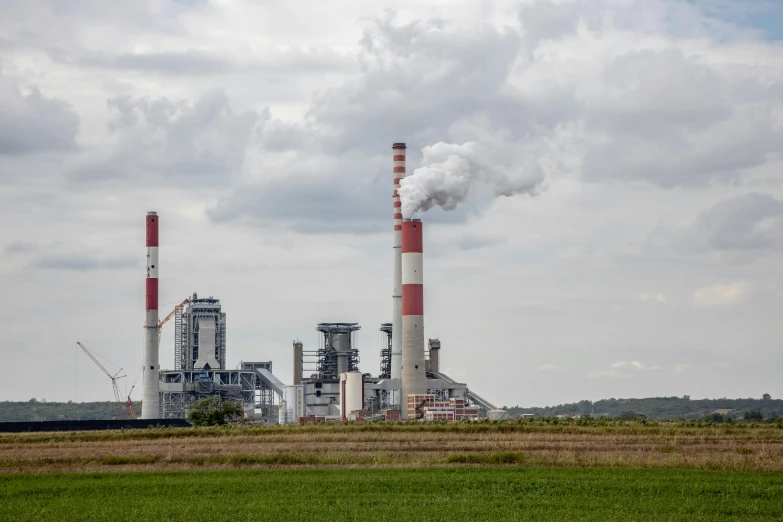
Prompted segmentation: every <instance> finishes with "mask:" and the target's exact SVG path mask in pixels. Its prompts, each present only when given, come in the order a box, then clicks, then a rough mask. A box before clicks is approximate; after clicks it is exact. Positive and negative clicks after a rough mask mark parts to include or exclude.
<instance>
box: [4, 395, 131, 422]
mask: <svg viewBox="0 0 783 522" xmlns="http://www.w3.org/2000/svg"><path fill="white" fill-rule="evenodd" d="M133 407H134V408H135V409H136V413H139V414H140V413H141V402H134V403H133ZM126 411H127V410H125V409H124V408H123V413H126ZM119 418H120V416H119V414H118V413H117V405H116V404H115V403H113V402H108V401H107V402H71V401H68V402H43V401H38V400H36V399H30V400H29V401H25V402H10V401H4V402H0V422H11V421H20V422H34V421H51V420H99V419H100V420H103V419H119ZM126 418H127V417H126Z"/></svg>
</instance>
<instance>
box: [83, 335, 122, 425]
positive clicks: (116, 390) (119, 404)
mask: <svg viewBox="0 0 783 522" xmlns="http://www.w3.org/2000/svg"><path fill="white" fill-rule="evenodd" d="M76 344H78V345H79V348H81V349H82V351H83V352H84V353H86V354H87V357H89V358H90V359H92V362H94V363H95V364H96V365H97V366H98V368H100V369H101V371H103V373H105V374H106V376H107V377H109V379H111V387H112V391H113V392H114V403H115V405H116V406H117V414H118V415H119V416H120V418H122V417H123V416H124V413H123V404H122V402H123V401H122V395H121V394H120V389H119V388H118V387H117V379H122V378H123V377H125V375H124V374H123V375H120V373H122V368H120V369H119V371H117V373H115V374H114V375H112V374H111V372H109V370H107V369H106V367H105V366H103V365H102V364H101V362H100V361H99V360H98V359H97V358H96V357H95V355H94V354H93V353H92V350H90V349H89V348H87V347H86V346H84V345H83V344H82V343H80V342H79V341H76ZM129 412H130V413H131V417H133V418H135V412H134V411H133V404H131V407H130V408H129Z"/></svg>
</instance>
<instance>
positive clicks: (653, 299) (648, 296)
mask: <svg viewBox="0 0 783 522" xmlns="http://www.w3.org/2000/svg"><path fill="white" fill-rule="evenodd" d="M634 297H635V298H636V299H637V300H638V301H641V302H643V303H661V304H663V303H665V302H666V296H665V295H664V294H663V293H662V292H658V293H651V292H643V293H640V294H636V295H635V296H634Z"/></svg>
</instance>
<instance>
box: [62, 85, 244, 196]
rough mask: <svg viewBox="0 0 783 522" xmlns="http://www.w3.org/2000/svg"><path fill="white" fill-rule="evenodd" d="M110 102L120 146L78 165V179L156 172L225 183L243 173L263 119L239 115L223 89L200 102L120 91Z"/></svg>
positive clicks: (158, 176)
mask: <svg viewBox="0 0 783 522" xmlns="http://www.w3.org/2000/svg"><path fill="white" fill-rule="evenodd" d="M108 107H109V110H110V111H111V115H112V117H111V119H110V120H109V123H108V130H109V132H110V133H111V134H112V135H113V136H115V137H116V140H117V141H116V145H115V148H114V150H113V152H112V153H111V155H110V156H109V157H108V158H106V159H100V160H97V161H94V160H93V161H90V160H88V161H87V162H86V163H84V164H83V165H80V166H78V167H77V168H75V169H74V170H73V171H72V172H71V178H72V179H74V180H77V181H87V180H89V181H99V180H106V179H112V178H127V177H131V176H132V177H134V178H136V179H138V177H139V176H141V175H150V174H154V175H155V176H156V179H157V181H158V182H165V181H166V180H172V178H174V179H175V180H176V179H177V178H190V179H191V182H200V183H203V184H214V185H220V184H224V183H226V182H227V181H228V180H229V179H230V178H231V177H232V176H236V175H238V174H239V173H240V172H241V170H242V166H243V164H244V160H245V153H246V149H247V147H248V143H249V141H250V138H251V134H252V130H253V126H254V125H255V123H256V120H257V115H256V113H255V112H253V111H247V112H244V113H242V114H235V113H234V111H233V110H232V109H231V104H230V102H229V100H228V97H227V96H226V95H225V93H223V92H222V91H220V90H211V91H208V92H206V93H204V94H203V95H202V96H201V97H200V98H199V99H198V100H197V101H196V102H195V103H189V102H187V101H178V102H174V101H171V100H169V99H167V98H158V99H149V98H146V97H142V98H134V97H131V96H127V95H125V96H116V97H114V98H111V99H110V100H108Z"/></svg>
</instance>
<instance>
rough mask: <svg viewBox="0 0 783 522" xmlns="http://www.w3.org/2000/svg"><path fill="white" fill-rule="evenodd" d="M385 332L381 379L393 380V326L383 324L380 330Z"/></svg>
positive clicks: (382, 346) (382, 348) (382, 347)
mask: <svg viewBox="0 0 783 522" xmlns="http://www.w3.org/2000/svg"><path fill="white" fill-rule="evenodd" d="M379 329H380V331H381V332H383V334H384V335H383V344H382V345H381V373H380V374H378V377H380V378H381V379H389V378H391V358H392V357H391V354H392V324H391V323H383V324H382V325H381V327H380V328H379Z"/></svg>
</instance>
